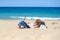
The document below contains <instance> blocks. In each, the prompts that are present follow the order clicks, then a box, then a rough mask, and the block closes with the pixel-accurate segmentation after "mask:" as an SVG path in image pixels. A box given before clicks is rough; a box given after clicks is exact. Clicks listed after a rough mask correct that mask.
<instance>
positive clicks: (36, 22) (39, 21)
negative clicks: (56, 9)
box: [34, 19, 41, 27]
mask: <svg viewBox="0 0 60 40" xmlns="http://www.w3.org/2000/svg"><path fill="white" fill-rule="evenodd" d="M34 24H35V26H36V27H40V25H41V20H40V19H36V20H35V23H34Z"/></svg>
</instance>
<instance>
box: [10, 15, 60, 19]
mask: <svg viewBox="0 0 60 40" xmlns="http://www.w3.org/2000/svg"><path fill="white" fill-rule="evenodd" d="M10 18H12V19H33V20H34V19H41V20H60V17H59V18H53V17H26V16H25V17H24V16H10Z"/></svg>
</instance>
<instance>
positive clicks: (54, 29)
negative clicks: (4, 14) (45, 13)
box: [0, 20, 60, 40]
mask: <svg viewBox="0 0 60 40" xmlns="http://www.w3.org/2000/svg"><path fill="white" fill-rule="evenodd" d="M18 22H19V20H0V40H60V20H44V22H45V23H46V25H47V27H48V29H40V28H35V29H18V28H17V24H18ZM31 22H33V21H31Z"/></svg>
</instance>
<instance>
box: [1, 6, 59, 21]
mask: <svg viewBox="0 0 60 40" xmlns="http://www.w3.org/2000/svg"><path fill="white" fill-rule="evenodd" d="M25 17H26V19H49V20H50V19H54V20H60V7H0V19H6V20H7V19H9V20H10V19H12V20H13V19H17V20H18V19H24V18H25Z"/></svg>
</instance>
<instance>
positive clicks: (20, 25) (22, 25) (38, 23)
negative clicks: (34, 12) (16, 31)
mask: <svg viewBox="0 0 60 40" xmlns="http://www.w3.org/2000/svg"><path fill="white" fill-rule="evenodd" d="M18 28H20V29H23V28H47V26H46V25H45V23H44V22H42V21H41V20H40V19H36V20H35V22H34V24H30V25H28V24H27V23H26V22H25V21H20V22H19V23H18Z"/></svg>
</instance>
